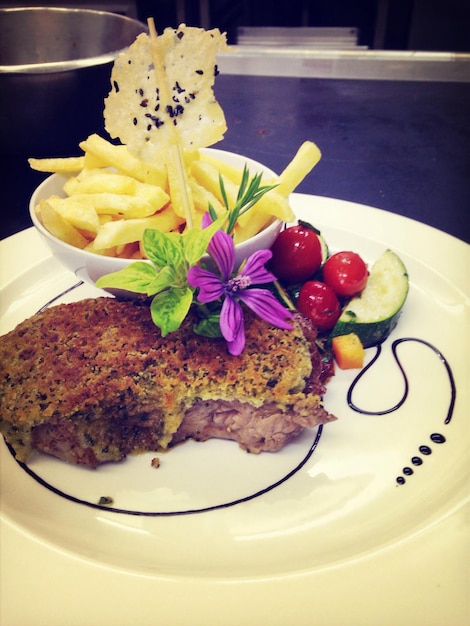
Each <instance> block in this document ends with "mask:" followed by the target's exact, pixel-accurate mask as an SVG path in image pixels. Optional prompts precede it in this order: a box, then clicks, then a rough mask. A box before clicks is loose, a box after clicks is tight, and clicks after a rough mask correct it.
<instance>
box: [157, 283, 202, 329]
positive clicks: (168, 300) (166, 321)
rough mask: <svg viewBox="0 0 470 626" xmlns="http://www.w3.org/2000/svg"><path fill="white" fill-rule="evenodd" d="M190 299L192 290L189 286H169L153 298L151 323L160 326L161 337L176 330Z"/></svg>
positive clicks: (186, 312) (191, 298)
mask: <svg viewBox="0 0 470 626" xmlns="http://www.w3.org/2000/svg"><path fill="white" fill-rule="evenodd" d="M192 301H193V292H192V290H191V289H190V288H189V287H186V288H183V289H177V288H176V287H171V288H170V289H167V290H166V291H162V292H160V293H158V294H157V295H156V296H155V297H154V298H153V300H152V303H151V305H150V313H151V315H152V320H153V323H154V324H155V325H156V326H158V327H159V328H160V330H161V333H162V337H166V336H167V335H168V333H171V332H173V331H175V330H178V328H179V327H180V326H181V324H182V322H183V320H184V318H185V317H186V315H187V314H188V311H189V308H190V306H191V303H192Z"/></svg>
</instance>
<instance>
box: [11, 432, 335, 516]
mask: <svg viewBox="0 0 470 626" xmlns="http://www.w3.org/2000/svg"><path fill="white" fill-rule="evenodd" d="M322 431H323V426H322V425H321V424H320V426H319V427H318V430H317V432H316V433H315V438H314V440H313V442H312V445H311V446H310V448H309V450H308V452H307V454H306V455H305V457H304V458H303V459H302V460H301V461H300V462H299V463H298V464H297V465H296V467H294V468H293V469H292V470H291V471H290V472H288V473H287V474H286V475H285V476H283V477H282V478H280V479H279V480H278V481H276V482H275V483H273V484H271V485H268V486H267V487H264V488H263V489H260V490H259V491H256V492H255V493H252V494H250V495H248V496H244V497H243V498H237V499H236V500H231V501H229V502H224V503H221V504H214V505H211V506H206V507H202V508H200V509H188V510H185V511H134V510H131V509H120V508H116V507H112V506H103V505H100V504H97V503H94V502H88V501H87V500H82V499H81V498H77V497H75V496H72V495H70V494H68V493H65V492H63V491H62V490H61V489H58V488H57V487H54V486H53V485H51V484H50V483H48V482H47V481H46V480H44V478H41V476H39V475H38V474H36V472H34V471H33V470H32V469H31V468H30V467H28V466H27V465H26V463H23V462H22V461H18V459H16V457H15V453H14V450H13V448H12V447H11V446H10V445H9V444H7V447H8V449H9V451H10V454H11V455H12V456H13V458H15V461H16V462H17V463H18V465H19V466H20V467H21V468H22V469H23V470H24V471H25V472H26V473H27V474H28V475H29V476H31V478H33V479H34V480H35V481H36V482H38V483H39V484H40V485H42V486H43V487H45V488H46V489H48V490H49V491H51V492H53V493H55V494H56V495H58V496H61V497H62V498H65V499H66V500H69V501H71V502H75V503H76V504H81V505H84V506H88V507H90V508H92V509H98V510H101V511H110V512H112V513H120V514H124V515H136V516H143V517H174V516H181V515H194V514H196V513H208V512H209V511H217V510H220V509H227V508H229V507H232V506H236V505H237V504H242V503H243V502H249V501H250V500H254V499H255V498H258V497H260V496H262V495H264V494H265V493H268V492H269V491H272V490H273V489H275V488H276V487H279V486H280V485H282V484H283V483H285V482H286V481H288V480H289V479H290V478H292V476H294V474H296V473H297V472H298V471H299V470H301V469H302V467H303V466H304V465H305V464H306V463H307V461H308V460H309V459H310V457H311V456H312V454H313V453H314V451H315V449H316V447H317V445H318V442H319V441H320V437H321V434H322Z"/></svg>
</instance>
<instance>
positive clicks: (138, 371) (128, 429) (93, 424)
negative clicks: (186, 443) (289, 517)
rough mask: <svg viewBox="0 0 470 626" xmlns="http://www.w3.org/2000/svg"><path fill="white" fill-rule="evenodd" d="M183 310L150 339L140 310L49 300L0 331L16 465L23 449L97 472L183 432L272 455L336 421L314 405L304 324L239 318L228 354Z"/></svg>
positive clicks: (316, 361)
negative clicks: (240, 341)
mask: <svg viewBox="0 0 470 626" xmlns="http://www.w3.org/2000/svg"><path fill="white" fill-rule="evenodd" d="M194 321H195V320H194V319H192V318H191V316H189V317H188V318H187V319H186V320H185V322H184V323H183V325H182V327H181V328H180V329H179V330H178V331H176V332H174V333H171V334H170V335H168V336H167V337H165V338H163V337H161V334H160V331H159V329H158V328H157V327H156V326H155V325H154V324H153V322H152V320H151V317H150V312H149V308H148V306H146V305H143V304H141V303H139V302H130V301H120V300H117V299H115V298H97V299H88V300H83V301H80V302H76V303H72V304H62V305H58V306H54V307H50V308H48V309H46V310H44V311H43V312H41V313H38V314H37V315H35V316H33V317H31V318H29V319H27V320H25V321H24V322H22V323H21V324H19V325H18V326H17V327H16V328H15V329H14V330H13V331H11V332H10V333H8V334H7V335H4V336H3V337H1V338H0V353H1V361H0V432H1V433H2V434H3V435H4V437H5V439H6V441H7V442H8V443H9V444H10V445H11V447H12V448H13V449H14V451H15V454H16V456H17V458H18V459H19V460H22V461H26V460H27V459H28V457H29V455H30V453H31V451H32V450H33V449H37V450H40V451H43V452H46V453H48V454H51V455H54V456H57V457H59V458H61V459H64V460H66V461H69V462H72V463H76V464H82V465H85V466H88V467H96V466H97V465H99V464H100V463H104V462H107V461H120V460H122V459H123V458H125V457H126V456H127V455H128V454H130V453H133V452H139V451H147V450H148V451H157V450H162V449H165V448H167V447H168V446H169V445H173V444H175V443H178V442H180V441H183V440H185V439H187V438H194V439H198V440H206V439H208V438H210V437H223V438H228V439H234V440H235V441H238V443H239V444H240V446H241V447H242V448H244V449H246V450H249V451H251V452H260V451H275V450H278V449H279V448H281V447H282V446H283V445H285V444H286V443H287V442H288V441H289V440H290V439H292V438H293V437H295V436H296V435H298V434H299V433H300V432H301V431H302V430H303V429H304V428H308V427H313V426H315V425H317V424H321V423H326V422H329V421H331V420H333V419H335V418H334V417H333V416H332V415H330V414H328V413H327V411H325V409H324V408H323V406H322V403H321V394H322V393H323V391H324V388H323V384H322V381H321V362H320V357H319V355H318V352H317V349H316V347H315V337H316V332H315V329H314V328H312V327H311V325H309V323H308V322H306V321H305V320H304V319H303V318H301V317H300V316H298V317H297V318H296V322H295V327H294V329H293V330H291V331H288V330H287V331H286V330H281V329H278V328H273V327H271V326H268V325H267V324H266V323H265V322H263V321H262V320H259V319H257V318H256V317H254V316H252V315H251V314H249V313H247V316H246V347H245V350H244V352H243V353H242V354H241V355H240V356H237V357H234V356H230V355H229V354H228V353H227V349H226V345H225V342H224V341H223V340H214V339H207V338H205V337H200V336H198V335H196V334H194V332H193V331H192V326H193V324H194Z"/></svg>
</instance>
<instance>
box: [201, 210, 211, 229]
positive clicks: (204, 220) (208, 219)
mask: <svg viewBox="0 0 470 626" xmlns="http://www.w3.org/2000/svg"><path fill="white" fill-rule="evenodd" d="M211 224H212V218H211V216H210V213H209V211H206V212H205V213H204V215H203V216H202V222H201V227H202V228H207V227H208V226H210V225H211Z"/></svg>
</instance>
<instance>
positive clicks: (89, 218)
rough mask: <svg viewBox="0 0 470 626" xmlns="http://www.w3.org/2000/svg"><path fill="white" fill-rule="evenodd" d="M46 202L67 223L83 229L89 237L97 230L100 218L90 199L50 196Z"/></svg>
mask: <svg viewBox="0 0 470 626" xmlns="http://www.w3.org/2000/svg"><path fill="white" fill-rule="evenodd" d="M48 202H49V204H50V205H51V206H52V207H53V208H54V209H55V210H56V211H57V213H59V214H60V215H61V216H62V217H63V218H64V219H65V220H67V222H69V224H71V225H72V226H73V227H74V228H77V229H78V230H81V231H85V232H86V233H87V235H88V236H89V237H90V238H92V237H93V236H94V235H96V233H97V232H98V229H99V227H100V220H99V217H98V213H97V212H96V210H95V208H94V206H93V203H92V202H91V201H89V200H87V199H86V198H85V199H77V198H75V197H71V198H59V196H52V197H51V198H49V199H48Z"/></svg>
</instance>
